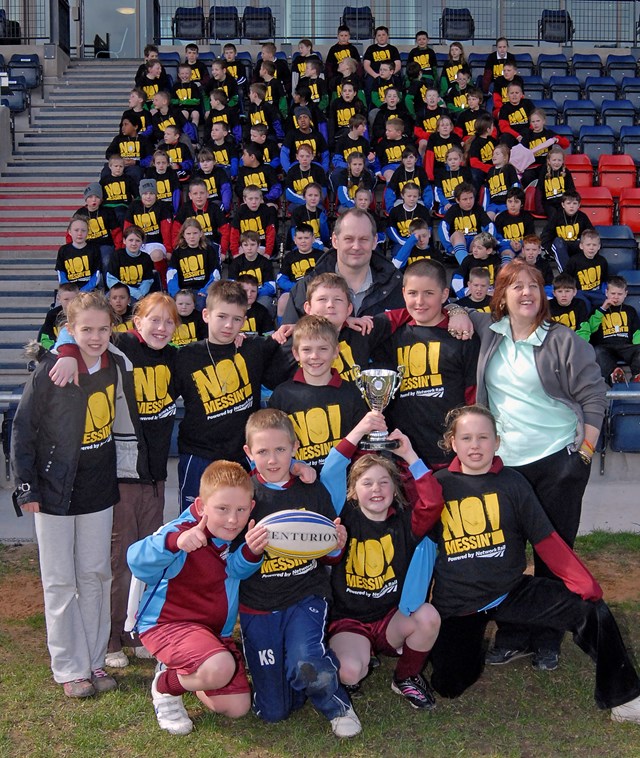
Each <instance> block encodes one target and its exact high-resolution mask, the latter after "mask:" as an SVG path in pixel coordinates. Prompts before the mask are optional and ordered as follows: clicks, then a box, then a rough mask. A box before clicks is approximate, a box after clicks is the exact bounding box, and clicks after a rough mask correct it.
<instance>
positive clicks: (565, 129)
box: [553, 124, 575, 155]
mask: <svg viewBox="0 0 640 758" xmlns="http://www.w3.org/2000/svg"><path fill="white" fill-rule="evenodd" d="M553 131H554V132H555V133H556V134H558V135H559V136H561V137H566V138H567V139H568V140H569V147H568V148H567V149H566V150H565V151H564V152H565V155H571V154H572V153H573V151H574V143H575V135H574V133H573V129H572V128H571V127H570V126H567V125H566V124H556V125H555V126H554V127H553Z"/></svg>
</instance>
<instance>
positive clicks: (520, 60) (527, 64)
mask: <svg viewBox="0 0 640 758" xmlns="http://www.w3.org/2000/svg"><path fill="white" fill-rule="evenodd" d="M516 64H517V66H518V73H519V74H520V76H522V77H525V76H533V75H534V74H535V72H536V64H535V63H534V62H533V58H532V57H531V55H530V54H529V53H516Z"/></svg>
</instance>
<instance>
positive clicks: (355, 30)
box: [340, 5, 376, 40]
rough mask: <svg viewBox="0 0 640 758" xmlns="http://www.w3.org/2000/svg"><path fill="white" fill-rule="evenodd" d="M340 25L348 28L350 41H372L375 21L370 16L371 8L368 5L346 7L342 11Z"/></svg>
mask: <svg viewBox="0 0 640 758" xmlns="http://www.w3.org/2000/svg"><path fill="white" fill-rule="evenodd" d="M340 23H341V24H344V25H345V26H348V27H349V30H350V31H351V39H355V40H362V39H373V30H374V28H375V25H376V20H375V18H374V17H373V15H372V14H371V8H370V7H369V6H368V5H364V6H360V7H354V6H349V5H348V6H346V7H345V9H344V10H343V11H342V18H341V19H340Z"/></svg>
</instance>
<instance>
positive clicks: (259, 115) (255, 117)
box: [249, 110, 268, 126]
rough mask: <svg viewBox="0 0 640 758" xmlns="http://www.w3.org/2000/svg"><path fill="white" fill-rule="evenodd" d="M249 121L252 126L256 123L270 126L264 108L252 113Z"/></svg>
mask: <svg viewBox="0 0 640 758" xmlns="http://www.w3.org/2000/svg"><path fill="white" fill-rule="evenodd" d="M249 121H250V122H251V125H252V126H255V125H256V124H264V125H265V126H268V124H267V117H266V116H265V113H264V111H262V110H260V111H255V112H254V113H250V114H249Z"/></svg>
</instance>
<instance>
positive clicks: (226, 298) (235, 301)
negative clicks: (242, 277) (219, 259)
mask: <svg viewBox="0 0 640 758" xmlns="http://www.w3.org/2000/svg"><path fill="white" fill-rule="evenodd" d="M218 303H228V304H229V305H239V306H240V307H241V308H244V309H245V310H247V308H248V307H249V302H248V300H247V293H246V292H245V291H244V290H243V289H242V287H241V286H240V285H239V284H238V282H230V281H229V280H228V279H221V280H220V281H217V282H214V283H213V284H212V285H210V287H209V289H208V290H207V310H209V311H211V310H213V309H214V308H215V306H216V305H217V304H218Z"/></svg>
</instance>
